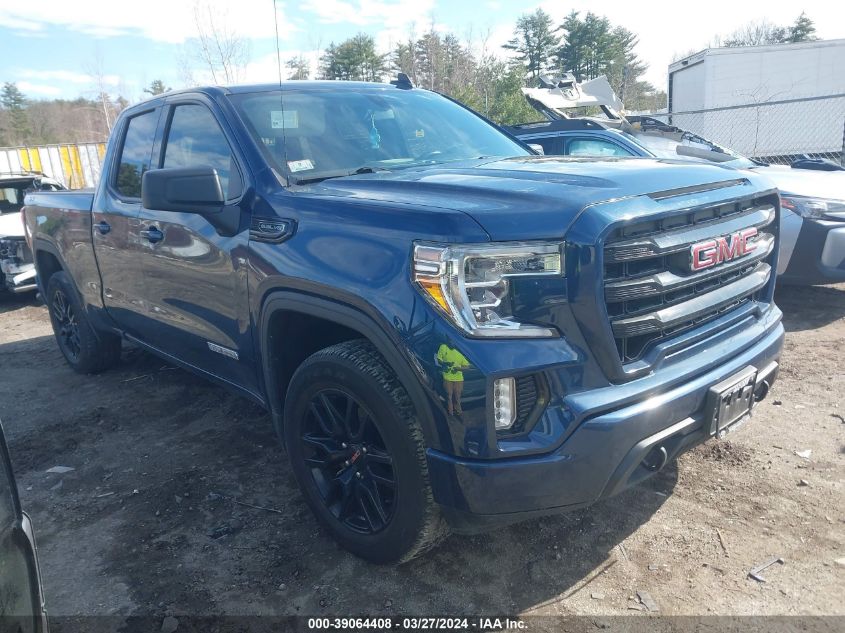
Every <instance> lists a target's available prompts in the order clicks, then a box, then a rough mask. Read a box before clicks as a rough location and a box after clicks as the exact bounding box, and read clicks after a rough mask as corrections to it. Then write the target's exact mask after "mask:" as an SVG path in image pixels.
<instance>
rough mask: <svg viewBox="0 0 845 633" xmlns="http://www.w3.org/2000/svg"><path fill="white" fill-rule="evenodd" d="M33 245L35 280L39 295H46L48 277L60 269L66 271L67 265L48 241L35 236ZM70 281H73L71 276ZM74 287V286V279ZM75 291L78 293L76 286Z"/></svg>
mask: <svg viewBox="0 0 845 633" xmlns="http://www.w3.org/2000/svg"><path fill="white" fill-rule="evenodd" d="M33 246H34V248H33V259H34V261H35V272H36V275H35V281H36V283H37V284H38V291H39V292H40V293H41V296H42V297H46V296H47V284H48V283H49V282H50V277H52V276H53V275H54V274H55V273H57V272H59V271H61V270H64V271H65V272H67V270H68V267H67V265H66V264H65V262H64V259H63V258H62V256H61V255H60V254H59V251H58V249H57V248H56V247H55V246H53V244H51V243H50V242H48V241H46V240H44V239H39V238H36V239H35V243H34V244H33ZM71 281H73V277H72V276H71ZM74 287H75V288H76V282H75V281H74ZM76 292H77V293H79V288H76Z"/></svg>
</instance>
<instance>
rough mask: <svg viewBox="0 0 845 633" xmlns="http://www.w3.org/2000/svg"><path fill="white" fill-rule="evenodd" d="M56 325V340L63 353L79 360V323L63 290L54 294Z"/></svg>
mask: <svg viewBox="0 0 845 633" xmlns="http://www.w3.org/2000/svg"><path fill="white" fill-rule="evenodd" d="M50 310H51V311H52V313H53V318H54V319H55V323H56V338H57V339H58V341H59V345H60V346H61V347H62V351H64V352H65V355H66V356H67V357H69V358H70V359H72V360H78V359H79V354H80V352H81V351H82V343H81V341H80V339H79V321H78V320H77V317H76V312H75V311H74V309H73V305H71V302H70V301H69V300H68V298H67V295H66V294H65V293H64V291H62V290H56V291H55V292H54V293H53V304H52V305H51V306H50Z"/></svg>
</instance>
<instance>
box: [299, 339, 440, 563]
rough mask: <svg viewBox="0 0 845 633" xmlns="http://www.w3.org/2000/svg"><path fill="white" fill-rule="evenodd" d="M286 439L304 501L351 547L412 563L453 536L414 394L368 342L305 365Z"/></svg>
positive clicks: (377, 559)
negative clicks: (431, 472)
mask: <svg viewBox="0 0 845 633" xmlns="http://www.w3.org/2000/svg"><path fill="white" fill-rule="evenodd" d="M284 437H285V444H286V447H287V451H288V455H289V457H290V460H291V466H292V468H293V472H294V475H295V476H296V479H297V481H298V482H299V485H300V487H301V489H302V492H303V495H304V496H305V500H306V502H307V503H308V505H309V506H310V507H311V510H312V511H313V512H314V514H315V515H316V516H317V519H318V520H319V521H320V522H321V523H322V524H323V525H324V526H325V527H326V528H327V529H328V530H329V532H331V534H332V536H334V538H335V539H336V540H337V541H338V542H339V543H340V544H341V545H342V546H343V547H344V548H346V549H347V550H349V551H350V552H352V553H354V554H356V555H358V556H360V557H361V558H364V559H366V560H369V561H371V562H374V563H397V562H404V561H407V560H410V559H412V558H414V557H415V556H418V555H419V554H421V553H423V552H425V551H426V550H428V549H430V548H432V547H434V546H435V545H436V544H437V543H438V542H439V541H440V540H442V539H443V538H445V537H446V536H447V535H448V529H447V527H446V523H445V521H444V520H443V519H442V517H441V515H440V511H439V509H438V507H437V504H436V503H435V502H434V498H433V496H432V492H431V486H430V484H429V479H428V465H427V463H426V457H425V443H424V441H423V434H422V430H421V428H420V425H419V422H418V421H417V418H416V412H415V411H414V408H413V405H412V404H411V400H410V397H409V396H408V394H407V392H406V391H405V389H404V388H403V387H402V385H401V384H400V383H399V381H398V380H397V378H396V376H395V374H394V373H393V371H392V370H391V369H390V367H389V366H388V365H387V362H386V361H385V360H384V358H383V357H382V356H381V354H379V353H378V351H376V349H375V348H374V347H373V346H372V344H371V343H369V342H368V341H365V340H355V341H347V342H345V343H339V344H338V345H334V346H332V347H329V348H326V349H324V350H321V351H319V352H317V353H315V354H313V355H312V356H310V357H309V358H307V359H306V360H305V362H303V363H302V365H300V367H299V368H298V369H297V371H296V373H295V374H294V375H293V378H292V379H291V382H290V386H289V388H288V393H287V398H286V400H285V415H284Z"/></svg>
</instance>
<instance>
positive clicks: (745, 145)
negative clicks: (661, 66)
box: [649, 94, 845, 166]
mask: <svg viewBox="0 0 845 633" xmlns="http://www.w3.org/2000/svg"><path fill="white" fill-rule="evenodd" d="M649 116H652V117H654V118H657V119H659V120H661V121H666V122H667V123H670V124H671V125H674V126H677V127H679V128H681V129H684V130H688V131H690V132H694V133H695V134H698V135H699V136H703V137H704V138H706V139H707V140H710V141H713V142H715V143H718V144H719V145H722V146H724V147H727V148H730V149H732V150H734V151H736V152H737V153H739V154H742V155H744V156H747V157H749V158H758V159H760V160H764V161H766V162H768V163H774V164H783V165H788V164H790V163H791V162H792V161H793V160H795V159H796V158H799V157H800V156H802V155H809V156H810V157H812V158H826V159H829V160H832V161H834V162H836V163H838V164H840V165H843V166H845V94H836V95H828V96H822V97H810V98H804V99H785V100H781V101H767V102H764V103H752V104H746V105H736V106H729V107H723V108H712V109H707V110H690V111H685V112H669V113H666V112H662V113H652V114H650V115H649Z"/></svg>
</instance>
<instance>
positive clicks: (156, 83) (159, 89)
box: [144, 79, 173, 96]
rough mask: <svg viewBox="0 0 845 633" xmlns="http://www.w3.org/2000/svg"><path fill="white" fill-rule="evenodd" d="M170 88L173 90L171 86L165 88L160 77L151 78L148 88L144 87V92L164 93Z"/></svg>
mask: <svg viewBox="0 0 845 633" xmlns="http://www.w3.org/2000/svg"><path fill="white" fill-rule="evenodd" d="M170 90H173V88H166V87H165V85H164V82H163V81H162V80H161V79H153V80H152V81H151V82H150V86H149V88H144V92H146V93H147V94H150V95H153V96H156V95H160V94H164V93H165V92H169V91H170Z"/></svg>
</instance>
